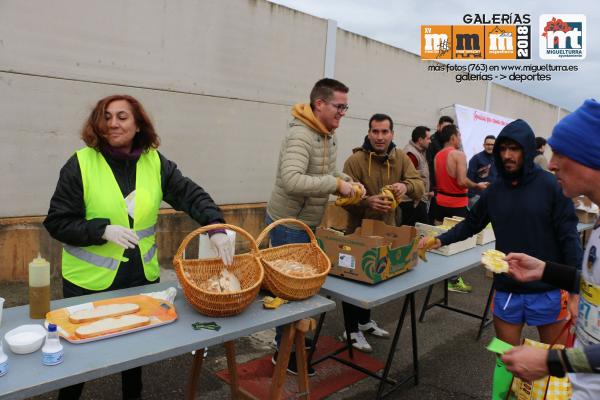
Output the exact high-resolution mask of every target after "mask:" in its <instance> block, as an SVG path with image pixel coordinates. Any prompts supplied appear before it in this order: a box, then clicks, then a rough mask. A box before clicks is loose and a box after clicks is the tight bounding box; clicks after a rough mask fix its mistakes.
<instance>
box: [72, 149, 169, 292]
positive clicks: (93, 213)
mask: <svg viewBox="0 0 600 400" xmlns="http://www.w3.org/2000/svg"><path fill="white" fill-rule="evenodd" d="M76 154H77V160H78V162H79V167H80V170H81V180H82V182H83V199H84V203H85V219H86V220H91V219H94V218H109V219H110V225H121V226H124V227H126V228H132V227H131V226H130V225H129V218H128V213H127V205H126V203H125V199H124V198H123V194H122V193H121V189H120V188H119V184H118V183H117V180H116V178H115V176H114V174H113V172H112V170H111V168H110V166H109V165H108V163H107V162H106V160H105V159H104V156H103V155H102V154H101V153H100V152H99V151H97V150H95V149H93V148H91V147H86V148H84V149H81V150H79V151H77V153H76ZM134 198H135V206H134V211H133V221H134V224H133V230H134V231H135V232H136V234H137V235H138V237H139V239H140V241H139V243H138V249H139V251H140V255H141V259H142V263H143V264H144V274H145V276H146V279H147V280H149V281H154V280H156V279H158V277H159V274H160V269H159V264H158V253H157V248H156V221H157V218H158V211H159V207H160V202H161V200H162V187H161V179H160V158H159V156H158V152H157V151H156V150H155V149H149V150H147V151H144V152H143V153H142V155H141V156H140V158H139V159H138V161H137V163H136V181H135V197H134ZM124 252H125V249H123V248H122V247H121V246H118V245H116V244H114V243H111V242H107V243H105V244H103V245H93V246H85V247H77V246H70V245H66V244H64V245H63V252H62V275H63V277H64V278H65V279H66V280H68V281H69V282H71V283H73V284H75V285H77V286H80V287H82V288H85V289H88V290H104V289H107V288H108V287H109V286H110V285H111V284H112V282H113V281H114V279H115V276H116V275H117V270H118V269H119V265H120V264H121V262H127V261H128V259H127V258H126V257H123V254H124Z"/></svg>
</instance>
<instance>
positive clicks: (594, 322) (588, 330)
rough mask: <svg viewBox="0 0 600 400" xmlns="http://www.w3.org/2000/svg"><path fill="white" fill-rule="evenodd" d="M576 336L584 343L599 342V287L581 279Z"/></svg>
mask: <svg viewBox="0 0 600 400" xmlns="http://www.w3.org/2000/svg"><path fill="white" fill-rule="evenodd" d="M580 294H581V297H580V299H579V312H578V316H577V338H578V339H579V340H581V341H582V342H583V343H584V344H588V345H589V344H596V343H600V287H599V286H597V285H594V284H593V283H589V282H587V281H585V280H584V279H582V280H581V288H580Z"/></svg>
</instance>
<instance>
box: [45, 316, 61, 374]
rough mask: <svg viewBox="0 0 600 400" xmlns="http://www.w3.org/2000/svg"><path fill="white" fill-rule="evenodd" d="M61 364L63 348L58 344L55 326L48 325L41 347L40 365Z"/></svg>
mask: <svg viewBox="0 0 600 400" xmlns="http://www.w3.org/2000/svg"><path fill="white" fill-rule="evenodd" d="M61 362H63V346H62V344H60V339H59V337H58V332H57V331H56V325H54V324H48V336H46V342H45V343H44V346H43V347H42V364H44V365H57V364H60V363H61Z"/></svg>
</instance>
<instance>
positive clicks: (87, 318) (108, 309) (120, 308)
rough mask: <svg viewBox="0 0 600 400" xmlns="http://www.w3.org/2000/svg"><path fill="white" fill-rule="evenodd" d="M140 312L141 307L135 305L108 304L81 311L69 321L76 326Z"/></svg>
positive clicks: (72, 315)
mask: <svg viewBox="0 0 600 400" xmlns="http://www.w3.org/2000/svg"><path fill="white" fill-rule="evenodd" d="M139 310H140V306H139V305H137V304H135V303H123V304H107V305H104V306H99V307H96V308H94V309H92V310H79V311H76V312H74V313H73V314H71V315H69V321H71V322H72V323H74V324H81V323H82V322H91V321H97V320H99V319H102V318H108V317H118V316H120V315H126V314H133V313H136V312H138V311H139Z"/></svg>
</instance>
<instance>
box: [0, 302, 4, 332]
mask: <svg viewBox="0 0 600 400" xmlns="http://www.w3.org/2000/svg"><path fill="white" fill-rule="evenodd" d="M3 308H4V297H0V326H1V325H2V309H3Z"/></svg>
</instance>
